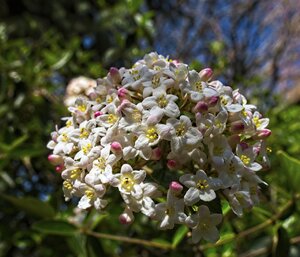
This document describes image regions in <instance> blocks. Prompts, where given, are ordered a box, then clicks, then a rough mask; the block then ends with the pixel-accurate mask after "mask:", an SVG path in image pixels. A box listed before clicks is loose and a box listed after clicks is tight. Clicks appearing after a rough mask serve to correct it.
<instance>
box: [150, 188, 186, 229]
mask: <svg viewBox="0 0 300 257" xmlns="http://www.w3.org/2000/svg"><path fill="white" fill-rule="evenodd" d="M153 218H154V219H155V220H159V221H160V222H159V228H160V229H172V228H174V225H175V224H182V223H183V222H184V221H185V219H186V214H185V213H184V201H183V199H179V198H177V197H176V196H175V195H174V194H173V193H172V191H171V190H170V189H169V190H168V196H167V201H166V202H164V203H158V204H156V206H155V216H154V217H153Z"/></svg>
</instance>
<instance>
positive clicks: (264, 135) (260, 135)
mask: <svg viewBox="0 0 300 257" xmlns="http://www.w3.org/2000/svg"><path fill="white" fill-rule="evenodd" d="M271 134H272V131H271V130H269V129H261V130H258V131H257V132H256V135H254V136H253V139H264V138H267V137H269V136H270V135H271Z"/></svg>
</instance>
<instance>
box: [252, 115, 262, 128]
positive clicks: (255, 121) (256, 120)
mask: <svg viewBox="0 0 300 257" xmlns="http://www.w3.org/2000/svg"><path fill="white" fill-rule="evenodd" d="M252 120H253V123H254V124H255V126H256V127H259V126H261V121H260V120H259V118H258V117H254V118H253V119H252Z"/></svg>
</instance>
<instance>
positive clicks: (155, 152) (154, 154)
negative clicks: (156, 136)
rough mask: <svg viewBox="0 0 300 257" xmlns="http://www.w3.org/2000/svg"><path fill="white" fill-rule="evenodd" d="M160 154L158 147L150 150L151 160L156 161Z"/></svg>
mask: <svg viewBox="0 0 300 257" xmlns="http://www.w3.org/2000/svg"><path fill="white" fill-rule="evenodd" d="M161 156H162V151H161V149H160V148H159V147H156V148H154V149H153V150H152V155H151V160H154V161H158V160H160V158H161Z"/></svg>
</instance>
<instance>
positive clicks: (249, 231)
mask: <svg viewBox="0 0 300 257" xmlns="http://www.w3.org/2000/svg"><path fill="white" fill-rule="evenodd" d="M299 198H300V195H295V196H294V198H293V199H292V200H290V201H289V202H288V203H287V204H286V205H285V206H284V207H283V208H282V210H281V211H280V212H278V213H277V214H275V215H273V216H272V217H271V218H269V219H267V220H266V221H264V222H263V223H260V224H258V225H256V226H254V227H252V228H249V229H247V230H245V231H242V232H240V233H239V234H237V235H233V236H231V237H228V238H225V239H223V240H219V241H218V242H217V243H215V244H211V243H209V244H205V245H203V246H200V249H201V250H202V251H203V250H206V249H209V248H213V247H217V246H220V245H224V244H227V243H229V242H231V241H233V240H239V239H242V238H244V237H247V236H248V235H251V234H253V233H256V232H258V231H261V230H264V229H265V228H266V227H268V226H270V225H272V224H274V223H275V222H276V221H277V220H279V219H280V218H281V217H283V216H284V214H285V212H286V211H287V210H288V209H289V208H290V207H291V206H292V205H293V204H295V201H296V200H297V199H299ZM299 240H300V239H299Z"/></svg>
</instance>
